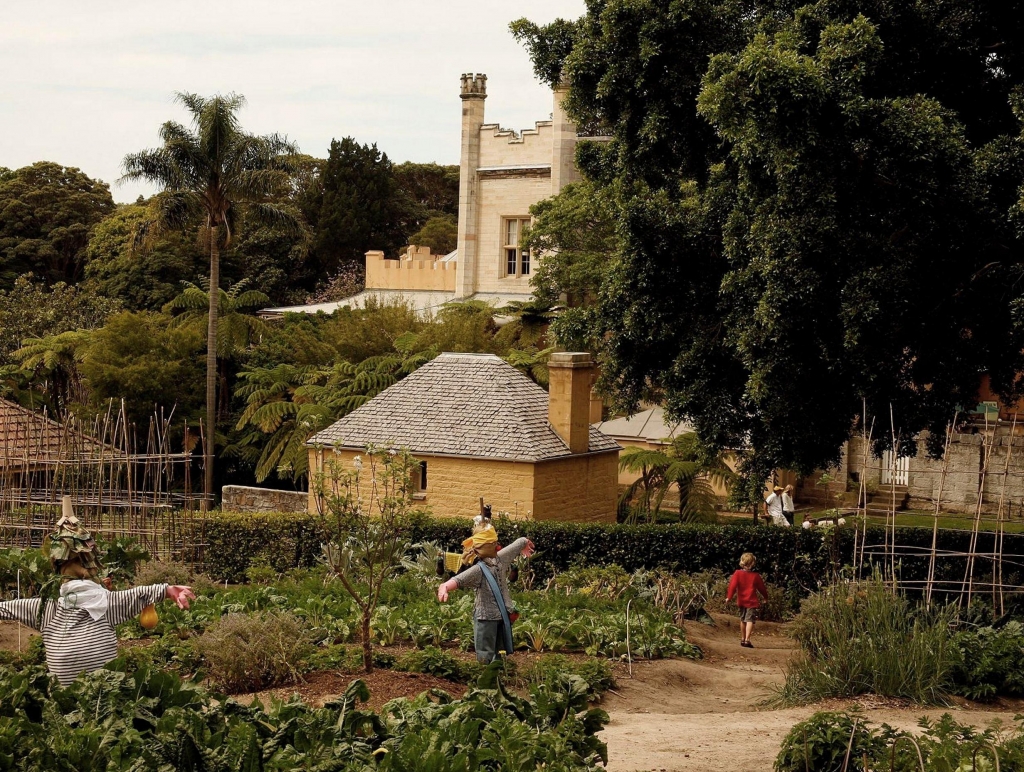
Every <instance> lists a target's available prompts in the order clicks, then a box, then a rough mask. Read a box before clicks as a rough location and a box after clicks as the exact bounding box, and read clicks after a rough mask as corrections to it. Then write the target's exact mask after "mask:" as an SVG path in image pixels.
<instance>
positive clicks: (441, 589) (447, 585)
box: [437, 579, 459, 603]
mask: <svg viewBox="0 0 1024 772" xmlns="http://www.w3.org/2000/svg"><path fill="white" fill-rule="evenodd" d="M457 589H459V583H458V582H456V581H455V580H454V579H449V580H448V581H447V582H444V583H443V584H441V585H439V586H438V588H437V599H438V600H439V601H441V603H447V602H448V593H450V592H455V590H457Z"/></svg>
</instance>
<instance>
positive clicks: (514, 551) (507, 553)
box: [498, 536, 530, 569]
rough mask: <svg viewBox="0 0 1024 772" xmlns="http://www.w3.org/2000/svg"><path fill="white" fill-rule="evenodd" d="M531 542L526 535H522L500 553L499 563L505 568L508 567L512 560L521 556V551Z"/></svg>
mask: <svg viewBox="0 0 1024 772" xmlns="http://www.w3.org/2000/svg"><path fill="white" fill-rule="evenodd" d="M529 544H530V540H529V539H527V538H526V537H525V536H520V537H519V538H518V539H516V540H515V541H514V542H512V543H511V544H509V545H508V546H507V547H505V549H503V550H502V551H501V552H499V553H498V563H500V564H501V567H502V568H503V569H507V568H508V567H509V566H510V565H512V561H513V560H515V559H516V558H517V557H519V553H521V552H522V551H523V550H525V549H526V547H527V546H528V545H529Z"/></svg>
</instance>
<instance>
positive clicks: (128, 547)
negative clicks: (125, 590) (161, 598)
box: [97, 536, 174, 584]
mask: <svg viewBox="0 0 1024 772" xmlns="http://www.w3.org/2000/svg"><path fill="white" fill-rule="evenodd" d="M97 545H98V547H99V553H100V555H101V559H102V561H103V571H104V573H105V574H106V576H108V577H110V579H111V580H112V581H114V582H115V583H116V584H124V583H126V582H130V581H132V580H134V579H135V576H136V574H137V573H138V571H139V567H140V566H141V565H142V564H144V563H146V562H147V561H148V560H149V558H150V555H149V550H147V549H146V548H145V547H143V546H142V545H141V544H139V542H138V541H137V540H136V539H134V538H133V537H131V536H118V537H117V538H115V539H114V540H112V541H106V540H104V539H98V540H97ZM172 584H174V582H172Z"/></svg>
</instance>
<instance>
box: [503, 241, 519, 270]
mask: <svg viewBox="0 0 1024 772" xmlns="http://www.w3.org/2000/svg"><path fill="white" fill-rule="evenodd" d="M518 253H519V250H518V249H517V248H515V247H513V248H512V249H506V250H505V273H506V274H507V275H508V276H515V275H516V256H517V255H518Z"/></svg>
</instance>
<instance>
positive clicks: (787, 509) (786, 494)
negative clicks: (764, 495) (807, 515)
mask: <svg viewBox="0 0 1024 772" xmlns="http://www.w3.org/2000/svg"><path fill="white" fill-rule="evenodd" d="M795 513H796V505H795V504H794V503H793V486H792V485H787V486H786V489H785V490H784V491H782V516H783V517H785V518H786V522H787V523H789V524H790V525H793V517H794V516H795Z"/></svg>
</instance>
